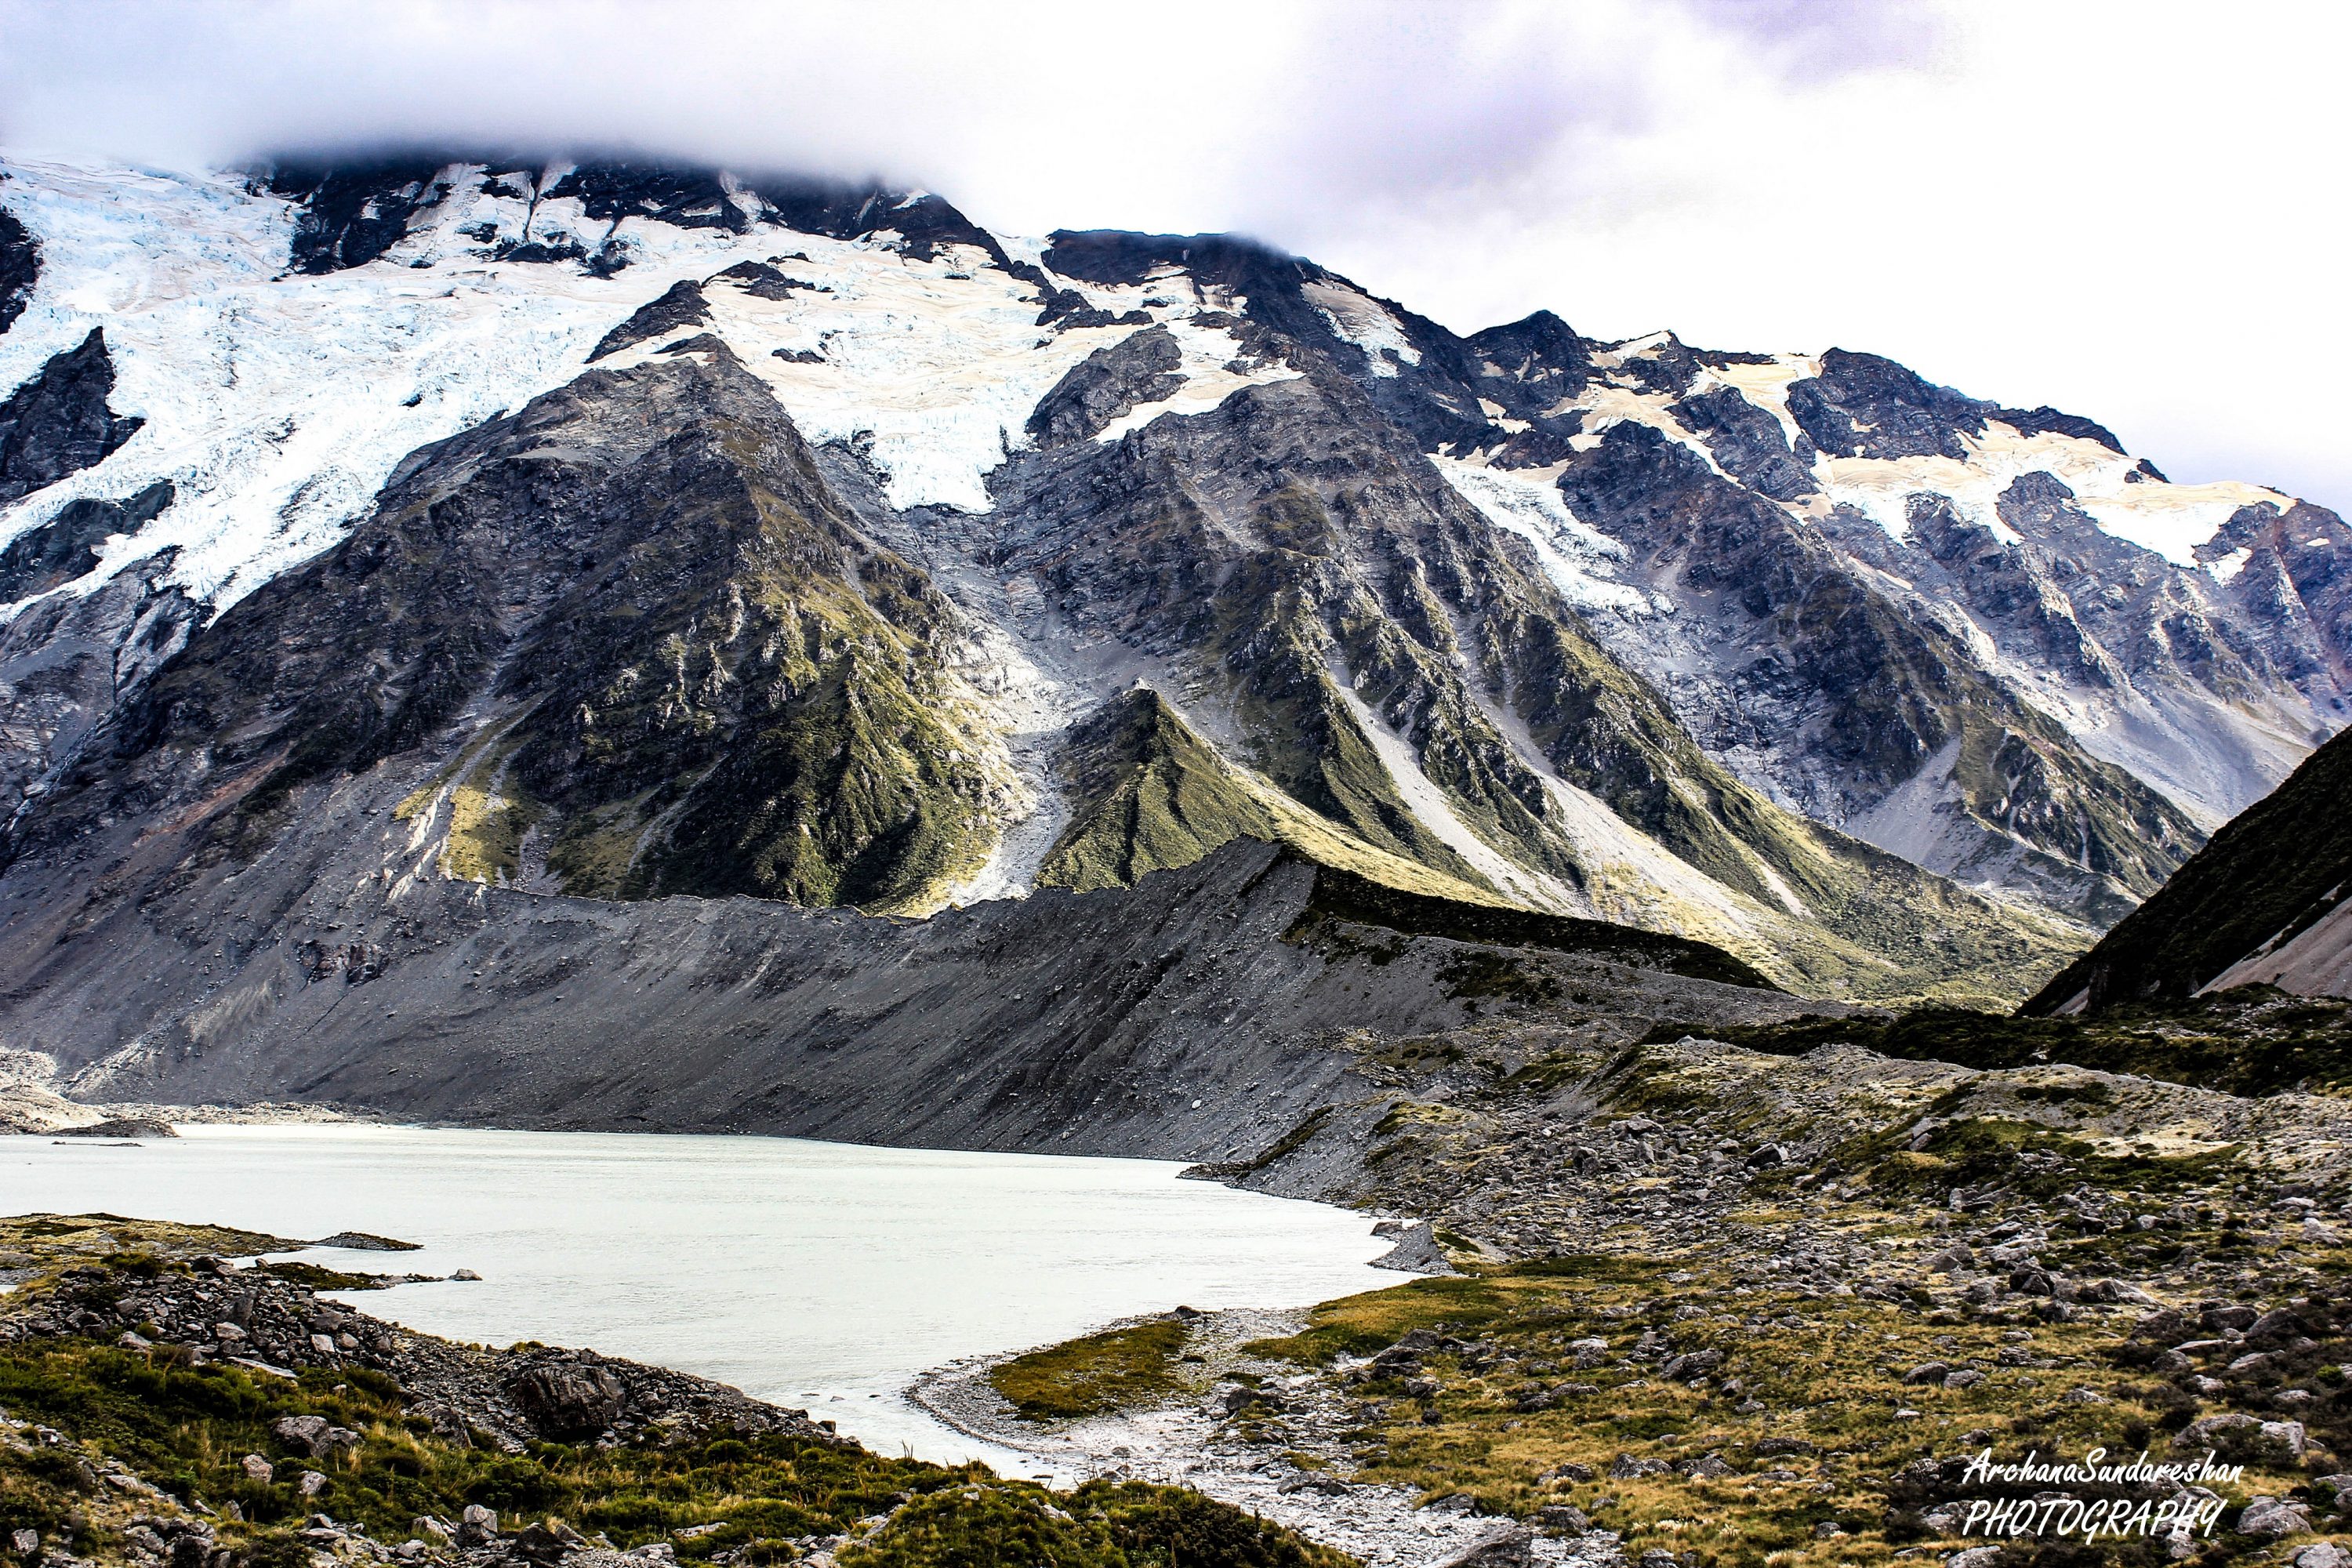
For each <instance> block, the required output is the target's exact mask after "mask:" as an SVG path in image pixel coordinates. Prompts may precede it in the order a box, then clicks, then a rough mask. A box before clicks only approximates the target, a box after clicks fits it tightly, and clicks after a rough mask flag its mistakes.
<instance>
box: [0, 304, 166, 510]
mask: <svg viewBox="0 0 2352 1568" xmlns="http://www.w3.org/2000/svg"><path fill="white" fill-rule="evenodd" d="M113 390H114V362H113V360H112V359H110V357H109V356H108V354H107V352H106V331H105V329H103V328H99V327H93V328H92V329H91V330H90V333H89V336H88V337H86V338H84V339H83V340H82V341H81V343H80V345H79V347H77V348H73V349H69V350H68V351H67V352H66V353H61V354H58V355H57V356H56V357H55V358H53V359H51V360H50V361H49V362H48V363H47V364H44V365H43V366H42V367H41V368H40V371H39V372H38V374H36V375H35V376H34V377H33V379H32V380H30V381H28V382H26V383H25V384H24V385H22V386H20V387H18V388H17V389H16V391H15V392H13V393H10V394H9V395H8V398H7V401H6V402H5V403H0V502H6V501H12V500H16V499H17V498H19V497H21V496H26V495H30V494H31V493H32V492H33V491H35V490H37V489H41V488H42V487H43V486H45V485H52V484H55V483H56V482H57V481H58V480H59V479H64V478H65V477H66V476H67V475H68V474H71V473H77V472H79V471H80V470H81V469H83V468H90V467H92V466H94V465H96V464H98V463H100V462H102V461H104V460H105V458H106V457H107V456H108V454H110V453H111V452H112V451H113V450H114V449H115V448H116V447H120V446H121V445H122V443H124V442H125V441H128V440H129V439H131V436H132V435H133V434H135V433H136V432H137V431H138V429H139V426H140V425H141V424H142V421H141V420H138V419H135V418H129V419H124V418H117V417H116V416H114V415H113V414H112V413H110V412H109V411H108V409H107V406H106V399H107V396H108V395H109V394H110V393H112V392H113Z"/></svg>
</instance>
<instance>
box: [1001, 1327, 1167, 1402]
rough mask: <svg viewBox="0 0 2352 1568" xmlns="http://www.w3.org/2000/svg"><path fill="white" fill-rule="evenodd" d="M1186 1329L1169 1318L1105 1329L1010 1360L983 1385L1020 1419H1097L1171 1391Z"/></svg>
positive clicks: (1157, 1397)
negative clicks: (1081, 1416)
mask: <svg viewBox="0 0 2352 1568" xmlns="http://www.w3.org/2000/svg"><path fill="white" fill-rule="evenodd" d="M1185 1333H1186V1329H1185V1327H1184V1325H1183V1324H1182V1323H1181V1322H1180V1321H1177V1320H1175V1319H1173V1318H1156V1319H1153V1320H1152V1321H1150V1322H1148V1323H1135V1324H1130V1325H1129V1326H1128V1327H1126V1328H1122V1329H1108V1330H1106V1331H1103V1332H1101V1333H1099V1334H1088V1335H1087V1337H1086V1338H1084V1339H1078V1340H1070V1341H1068V1342H1065V1343H1062V1344H1058V1345H1054V1346H1051V1347H1049V1348H1047V1349H1045V1350H1040V1351H1031V1352H1029V1353H1028V1354H1027V1355H1022V1356H1015V1357H1013V1359H1012V1360H1011V1361H1008V1362H1006V1363H1004V1364H1003V1365H1002V1366H1000V1367H998V1368H996V1369H995V1370H994V1371H993V1372H992V1373H989V1374H988V1381H989V1384H991V1386H992V1387H993V1388H994V1389H995V1390H996V1392H997V1393H999V1394H1003V1396H1004V1398H1005V1401H1006V1402H1007V1403H1008V1404H1010V1405H1012V1406H1013V1409H1014V1410H1015V1411H1016V1412H1018V1413H1019V1415H1020V1416H1021V1418H1022V1419H1023V1420H1024V1421H1063V1420H1067V1419H1069V1418H1071V1417H1073V1416H1078V1415H1101V1414H1102V1413H1103V1412H1104V1411H1107V1410H1119V1409H1124V1408H1126V1407H1127V1406H1129V1405H1141V1404H1144V1403H1147V1402H1149V1401H1150V1400H1154V1399H1159V1398H1161V1397H1163V1396H1165V1395H1167V1394H1171V1393H1173V1392H1174V1391H1175V1388H1176V1379H1175V1376H1174V1374H1173V1373H1172V1372H1171V1370H1170V1363H1172V1362H1173V1361H1174V1360H1175V1359H1176V1357H1177V1356H1178V1355H1180V1354H1181V1353H1182V1352H1183V1349H1184V1336H1185Z"/></svg>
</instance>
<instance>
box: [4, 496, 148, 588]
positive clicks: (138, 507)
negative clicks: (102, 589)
mask: <svg viewBox="0 0 2352 1568" xmlns="http://www.w3.org/2000/svg"><path fill="white" fill-rule="evenodd" d="M173 494H174V491H173V487H172V482H171V481H170V480H169V479H165V480H163V481H162V482H160V483H158V484H152V485H150V486H148V487H147V488H146V489H143V490H141V491H140V492H139V493H138V494H137V495H135V496H132V497H131V499H130V500H121V501H110V500H89V499H84V500H71V501H68V502H67V503H66V504H65V505H64V506H62V507H59V508H58V514H57V515H56V516H55V517H53V518H51V519H50V520H49V521H47V522H45V523H43V524H41V525H40V526H39V527H38V528H33V529H28V530H26V531H25V532H23V533H20V534H18V535H17V536H16V538H15V539H13V540H11V541H9V542H8V547H7V548H6V549H5V550H0V604H10V603H14V602H15V601H16V600H18V599H29V598H31V597H32V596H33V595H36V594H46V593H47V592H48V591H49V590H50V589H52V588H54V587H56V586H57V585H58V584H60V583H69V582H71V581H73V580H74V579H75V578H77V577H79V576H81V575H83V574H86V573H88V572H89V571H91V570H92V569H93V568H95V567H96V566H97V565H98V547H99V546H100V545H101V544H103V543H105V542H106V540H107V538H108V536H109V535H110V534H116V533H130V532H132V531H136V530H137V529H140V528H142V527H144V526H145V525H146V524H148V523H150V522H152V521H154V520H155V519H156V518H158V517H160V516H162V515H163V509H164V508H165V507H167V506H170V505H171V504H172V498H173Z"/></svg>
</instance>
